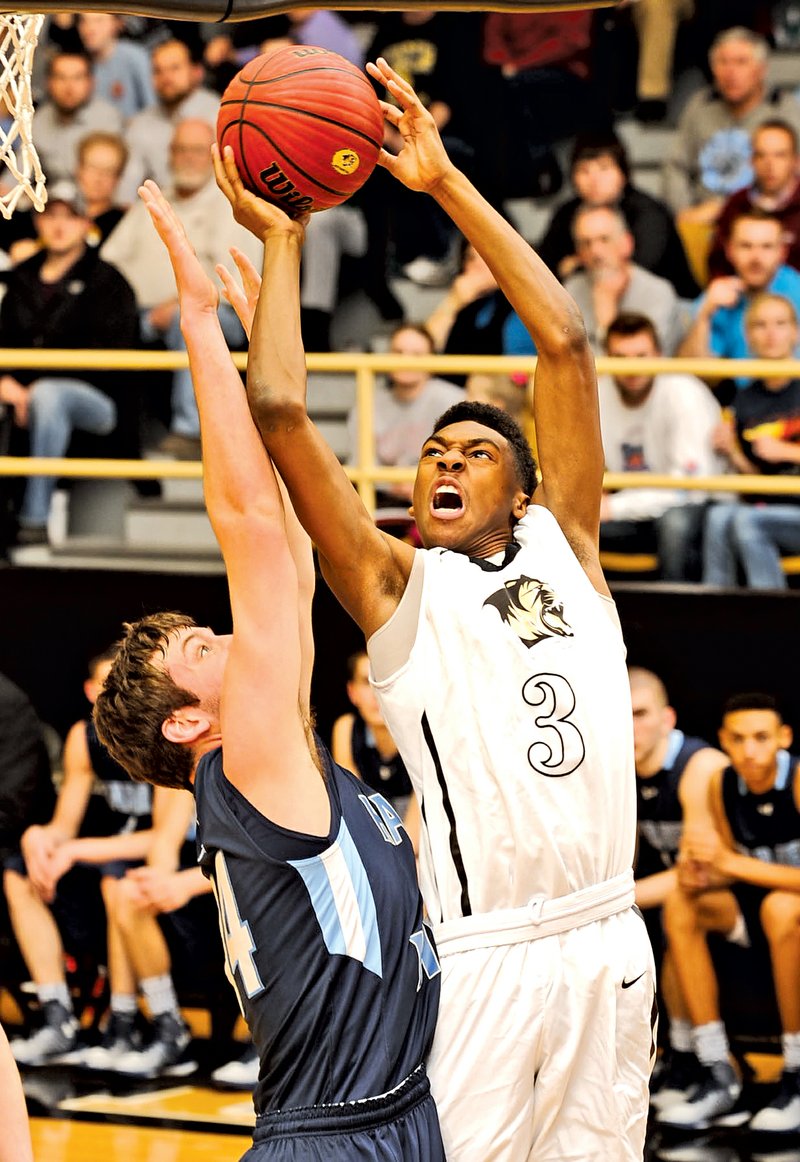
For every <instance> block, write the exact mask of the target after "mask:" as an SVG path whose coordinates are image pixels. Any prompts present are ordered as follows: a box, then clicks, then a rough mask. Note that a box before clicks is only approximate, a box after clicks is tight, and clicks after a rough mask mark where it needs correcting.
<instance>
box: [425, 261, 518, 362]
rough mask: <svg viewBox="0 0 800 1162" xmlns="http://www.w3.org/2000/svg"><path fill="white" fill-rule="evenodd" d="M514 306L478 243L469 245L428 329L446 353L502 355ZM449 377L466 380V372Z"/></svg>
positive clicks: (433, 312)
mask: <svg viewBox="0 0 800 1162" xmlns="http://www.w3.org/2000/svg"><path fill="white" fill-rule="evenodd" d="M510 310H511V307H510V306H509V304H508V302H507V301H506V299H505V297H504V295H503V294H502V293H501V292H500V290H499V288H498V286H497V280H496V279H495V277H494V275H493V274H492V272H491V271H490V270H489V267H488V266H487V265H486V263H485V262H484V261H483V259H482V258H481V256H480V255H479V254H478V253H477V251H476V250H475V249H474V247H472V246H470V245H465V246H464V248H463V257H462V260H461V270H460V271H459V273H458V274H457V275H456V277H455V278H454V279H453V281H452V283H451V284H450V287H449V289H448V291H447V294H446V295H445V296H444V298H443V299H442V301H441V302H440V303H439V304H438V306H437V307H436V308H435V309H434V310H433V311H432V313H431V314H430V315H429V316H428V318H427V319H426V321H425V330H426V331H429V332H430V334H431V336H432V337H433V342H434V346H435V349H436V350H437V351H439V352H443V353H444V354H446V355H499V354H500V353H501V352H502V350H503V324H504V323H505V321H506V319H507V318H508V315H509V312H510ZM447 378H448V379H449V380H451V381H452V382H453V383H462V384H463V383H464V382H466V375H448V376H447Z"/></svg>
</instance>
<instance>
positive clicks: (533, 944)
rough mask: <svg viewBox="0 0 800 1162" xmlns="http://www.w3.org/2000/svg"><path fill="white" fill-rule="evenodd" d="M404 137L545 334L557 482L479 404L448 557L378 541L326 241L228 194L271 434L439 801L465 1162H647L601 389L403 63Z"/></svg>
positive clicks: (564, 319)
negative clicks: (257, 241) (328, 325)
mask: <svg viewBox="0 0 800 1162" xmlns="http://www.w3.org/2000/svg"><path fill="white" fill-rule="evenodd" d="M369 68H370V71H371V72H372V75H373V76H374V77H375V78H376V79H378V80H379V81H380V82H381V83H383V84H385V85H386V86H387V87H388V89H389V91H390V93H391V95H392V97H393V98H395V99H396V101H397V102H398V104H397V106H394V105H388V104H386V105H384V106H383V108H384V113H385V116H386V118H387V120H388V121H389V122H390V123H391V124H392V125H394V126H395V127H396V128H397V129H398V130H399V131H400V133H401V134H402V137H403V141H404V145H403V149H402V151H401V152H400V154H399V155H398V156H397V157H390V156H389V155H388V154H386V153H383V154H382V155H381V159H380V161H381V164H382V165H384V166H385V167H386V168H387V169H389V170H390V172H392V173H393V174H394V175H395V176H396V177H397V178H398V179H399V180H400V181H402V182H403V183H404V184H406V185H407V186H409V187H410V188H412V189H417V190H422V191H426V192H428V193H430V194H432V196H433V197H434V198H435V199H436V200H437V201H438V202H439V204H440V205H441V206H442V207H443V208H444V209H445V210H446V211H447V212H448V213H449V214H450V216H451V217H452V219H453V221H454V222H455V224H456V225H457V226H458V227H459V229H461V230H462V232H463V233H464V234H465V235H466V237H467V238H468V240H469V242H470V243H471V244H472V245H473V246H474V247H475V249H476V250H477V251H478V253H480V254H481V255H482V257H483V258H484V259H485V260H486V262H487V263H488V264H489V266H490V267H491V269H492V272H493V273H494V275H495V277H496V278H497V281H498V283H499V285H500V287H501V289H502V290H503V291H504V293H505V294H506V296H507V297H508V299H509V301H510V302H511V303H512V305H513V307H514V308H515V309H516V310H517V312H518V313H519V314H520V316H521V317H522V318H523V319H524V321H525V323H526V325H527V326H528V328H529V330H530V331H531V334H532V336H533V338H534V341H535V343H536V347H537V350H538V352H539V362H538V368H537V372H536V381H535V391H534V410H535V420H536V427H537V440H538V449H539V456H540V460H541V472H542V479H541V483H540V484H538V486H537V483H536V475H535V467H534V464H533V460H532V457H531V454H530V449H529V447H528V446H527V443H526V442H525V439H524V437H523V436H522V433H521V432H520V430H519V428H518V427H517V426H516V425H515V424H514V422H513V421H511V420H510V419H509V418H508V417H507V416H506V415H505V414H504V413H502V412H499V411H498V410H497V409H494V408H491V407H486V406H485V405H479V404H458V405H456V407H455V408H454V409H451V410H450V411H449V412H448V413H446V414H445V416H444V417H442V418H441V419H440V420H439V422H438V423H437V425H436V427H437V430H436V432H435V433H434V434H432V435H431V436H430V437H429V439H428V440H427V441H426V442H425V445H424V446H423V449H422V455H421V459H420V463H419V469H418V473H417V479H416V483H415V488H414V504H413V511H414V514H415V517H416V522H417V526H418V528H419V531H420V535H421V537H422V541H423V544H424V545H425V549H424V550H414V549H413V548H412V547H411V546H409V545H407V544H405V543H403V542H400V541H398V540H396V539H393V538H391V537H388V536H386V535H384V534H383V533H381V532H380V531H378V530H377V529H376V528H375V526H374V524H373V522H372V520H371V519H370V517H369V514H368V513H367V512H366V510H365V509H364V508H363V506H361V504H360V501H359V500H358V497H357V496H356V493H355V492H354V491H353V489H352V487H351V485H350V483H349V481H348V479H347V477H346V475H345V473H344V472H343V471H342V469H341V467H340V465H339V464H338V461H337V460H336V458H335V457H334V455H333V453H332V452H331V451H330V449H329V448H328V447H327V446H326V445H325V443H324V441H323V440H322V438H321V436H320V434H319V433H318V432H317V431H316V429H315V428H314V426H313V424H312V423H311V421H310V420H309V418H308V414H307V411H306V406H305V360H304V353H303V350H302V344H301V341H300V324H299V292H298V275H299V264H300V253H301V245H300V238H299V235H298V234H297V233H295V234H294V235H293V236H292V237H291V238H290V237H289V236H288V235H287V233H286V231H285V230H283V231H281V230H280V229H278V228H277V223H278V221H279V219H280V217H282V212H281V211H279V210H277V209H275V208H274V207H271V206H269V205H268V204H267V203H265V202H262V201H260V200H259V199H256V198H254V197H253V196H252V195H250V194H248V193H247V192H246V191H245V190H244V188H243V186H242V184H241V181H240V180H239V177H238V174H237V173H236V168H235V164H234V162H233V158H232V155H231V154H230V153H229V151H226V154H225V156H224V157H223V158H219V157H217V159H216V167H217V179H218V182H219V184H220V186H221V188H222V189H223V190H224V191H225V192H226V194H227V195H228V197H229V199H230V200H231V203H232V205H233V208H234V214H235V216H236V217H237V219H238V220H239V221H240V222H242V223H243V224H245V225H247V226H248V227H249V228H250V229H251V230H253V232H254V233H256V234H257V235H258V236H259V237H261V238H262V239H263V240H264V243H265V258H264V279H263V285H262V288H261V293H260V296H259V301H258V306H257V309H256V316H255V323H254V330H253V336H252V340H251V347H250V356H249V366H248V384H247V389H248V396H249V399H250V406H251V410H252V411H253V414H254V415H255V417H256V421H257V423H258V426H259V430H260V432H261V436H262V439H263V441H264V443H265V445H266V446H267V448H268V450H269V452H270V454H271V455H272V457H273V459H274V460H275V463H276V464H277V465H278V466H279V468H280V472H281V475H282V476H283V478H284V480H285V481H286V484H287V487H288V488H289V491H290V492H291V494H292V498H293V501H294V504H295V507H296V509H297V512H298V515H299V517H300V519H301V521H302V522H303V523H304V524H305V526H306V528H307V529H308V531H309V532H310V533H311V536H312V538H313V540H314V541H315V543H316V544H317V546H318V548H319V553H320V562H321V566H322V569H323V571H324V573H325V576H326V578H327V579H328V581H329V583H330V584H331V586H332V588H333V589H334V591H335V592H336V594H337V596H338V597H339V599H340V601H341V602H342V604H343V605H344V606H345V608H346V609H347V610H348V611H349V612H350V613H351V614H352V616H353V617H354V618H355V620H356V621H357V622H358V623H359V625H360V626H361V628H362V629H363V630H364V632H365V634H366V636H367V637H368V639H369V653H370V661H371V666H372V673H373V680H374V684H375V687H376V689H377V691H378V693H379V696H380V699H381V704H382V707H383V710H384V714H385V715H386V719H387V723H388V724H389V725H390V729H391V731H392V734H393V736H394V737H395V738H396V740H397V743H398V746H399V748H400V751H401V754H402V755H403V758H404V761H405V763H406V765H407V767H408V770H409V772H410V774H411V777H412V779H413V781H414V785H415V789H416V791H417V794H418V796H419V798H420V803H421V813H422V819H423V836H422V840H421V868H422V871H421V874H422V880H423V891H424V894H425V897H426V902H427V905H428V909H429V911H430V915H431V918H432V920H433V921H434V924H435V926H436V931H437V939H438V941H439V947H440V950H441V952H442V970H443V978H442V980H443V983H442V1004H441V1008H440V1019H439V1026H438V1029H437V1035H436V1042H435V1046H434V1054H433V1061H432V1066H433V1068H432V1082H433V1084H434V1085H435V1087H436V1093H437V1102H438V1104H439V1110H440V1118H441V1122H442V1127H443V1134H444V1138H445V1147H446V1152H447V1157H448V1159H449V1160H450V1162H527V1160H528V1159H534V1158H535V1159H536V1162H577V1160H579V1159H580V1160H585V1159H587V1158H592V1159H598V1160H604V1162H634V1160H636V1159H641V1157H642V1151H643V1146H644V1133H645V1122H646V1114H647V1080H648V1077H649V1072H650V1066H651V1061H652V1053H653V1048H654V1046H653V1040H652V1015H653V1006H654V978H653V962H652V953H651V950H650V945H649V942H648V940H647V936H646V932H645V927H644V923H643V921H642V919H641V917H640V915H639V914H638V913H637V912H636V911H635V910H634V909H633V877H632V872H631V865H632V861H633V854H634V843H635V825H636V805H635V784H634V768H633V749H632V728H631V710H630V693H629V687H628V678H627V673H626V669H625V661H624V653H625V651H624V645H623V642H622V636H621V632H620V628H619V622H618V620H617V617H616V613H615V610H614V606H613V603H612V602H611V600H610V595H609V591H608V588H607V586H606V583H605V580H604V578H603V575H602V571H601V569H600V564H599V557H598V527H599V508H600V496H601V490H602V478H603V453H602V446H601V442H600V432H599V420H598V405H597V383H596V377H595V370H594V362H593V359H592V356H591V351H590V349H589V346H588V343H587V340H586V333H585V329H584V326H583V322H582V320H581V317H580V314H579V313H578V310H577V307H576V306H575V304H574V302H573V301H572V300H571V299H570V298H569V296H568V295H567V294H566V292H565V291H564V290H563V288H562V287H561V286H560V284H559V283H558V281H557V280H556V279H555V278H554V276H553V275H552V274H551V272H550V271H549V270H548V269H547V268H546V267H545V266H544V264H543V263H542V262H541V261H540V260H539V259H538V257H537V256H536V255H535V254H534V252H533V251H532V250H531V249H530V247H529V246H528V245H527V243H525V242H524V240H523V239H522V238H521V237H520V236H519V235H518V234H517V233H516V231H515V230H514V229H513V228H512V227H511V226H510V225H509V224H508V223H507V222H506V221H505V220H504V219H503V218H502V217H501V216H500V215H499V214H497V213H496V212H495V211H494V210H493V209H492V207H491V206H489V205H488V203H486V202H485V201H484V199H483V198H482V197H481V196H480V195H479V194H478V192H477V191H476V190H475V188H474V187H473V186H472V185H471V184H470V183H469V182H468V180H467V179H466V178H465V177H464V175H463V174H461V173H460V172H458V171H457V170H456V169H455V168H454V166H453V165H452V163H451V162H450V160H449V158H448V157H447V154H446V153H445V151H444V149H443V147H442V144H441V140H440V138H439V135H438V133H437V131H436V128H435V125H434V122H433V119H432V118H431V117H430V115H429V114H428V113H427V112H426V111H425V110H424V109H423V107H422V105H421V103H420V101H419V99H418V98H417V96H416V94H415V93H414V91H413V90H412V89H411V87H410V86H409V85H408V84H406V83H405V82H404V81H403V80H402V79H401V78H400V77H399V76H398V75H397V74H396V73H394V72H393V71H392V70H391V69H390V68H389V67H388V65H387V64H386V63H385V62H384V61H378V64H377V65H376V66H369Z"/></svg>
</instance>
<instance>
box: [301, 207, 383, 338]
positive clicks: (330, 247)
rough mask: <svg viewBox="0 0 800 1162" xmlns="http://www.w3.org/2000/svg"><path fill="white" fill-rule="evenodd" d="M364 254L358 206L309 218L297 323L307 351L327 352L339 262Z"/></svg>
mask: <svg viewBox="0 0 800 1162" xmlns="http://www.w3.org/2000/svg"><path fill="white" fill-rule="evenodd" d="M366 252H367V223H366V220H365V218H364V215H363V214H362V212H361V210H359V209H358V207H357V206H352V205H341V206H332V207H331V208H330V209H329V210H326V211H325V213H324V214H312V215H311V218H310V220H309V223H308V226H307V227H306V240H305V245H304V246H303V267H302V271H301V276H300V322H301V326H302V330H303V347H304V348H305V350H306V351H330V349H331V335H330V329H331V320H332V318H333V314H334V311H335V310H336V307H337V305H338V302H339V278H340V272H341V264H342V259H343V258H345V257H347V258H363V256H364V255H365V254H366Z"/></svg>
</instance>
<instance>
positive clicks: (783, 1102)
mask: <svg viewBox="0 0 800 1162" xmlns="http://www.w3.org/2000/svg"><path fill="white" fill-rule="evenodd" d="M750 1129H751V1130H755V1131H756V1133H760V1134H789V1133H796V1132H797V1131H798V1130H800V1072H798V1071H797V1070H793V1069H784V1071H783V1076H782V1077H781V1085H780V1089H779V1090H778V1092H777V1094H776V1095H775V1097H774V1098H773V1099H772V1101H771V1102H770V1103H769V1105H767V1106H764V1108H763V1110H759V1111H758V1113H757V1114H756V1116H755V1117H754V1118H753V1120H752V1121H751V1123H750Z"/></svg>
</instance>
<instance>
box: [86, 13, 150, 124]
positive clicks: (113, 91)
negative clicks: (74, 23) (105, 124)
mask: <svg viewBox="0 0 800 1162" xmlns="http://www.w3.org/2000/svg"><path fill="white" fill-rule="evenodd" d="M122 31H123V23H122V19H121V17H119V16H114V15H113V14H112V13H110V12H82V13H81V14H80V15H79V16H78V35H79V36H80V38H81V43H82V44H83V47H84V49H85V50H86V52H87V53H88V54H89V56H90V58H91V61H92V66H93V71H94V91H95V93H96V95H97V96H98V97H101V98H102V99H103V100H104V101H108V102H109V104H111V105H114V106H115V108H117V109H119V111H120V113H121V114H122V116H123V118H124V119H125V121H128V120H129V118H131V117H133V115H134V113H138V112H139V111H140V109H144V108H145V107H146V106H147V105H150V104H152V102H153V86H152V82H151V79H150V60H149V58H148V55H147V49H145V48H143V47H142V45H140V44H135V43H134V42H133V41H131V40H125V39H120V37H121V33H122Z"/></svg>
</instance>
